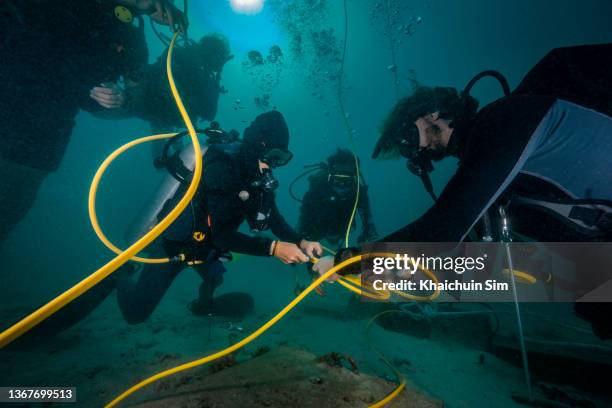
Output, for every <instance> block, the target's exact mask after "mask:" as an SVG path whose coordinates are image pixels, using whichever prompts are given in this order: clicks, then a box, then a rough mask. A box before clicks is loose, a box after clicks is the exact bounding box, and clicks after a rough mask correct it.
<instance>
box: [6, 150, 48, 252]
mask: <svg viewBox="0 0 612 408" xmlns="http://www.w3.org/2000/svg"><path fill="white" fill-rule="evenodd" d="M48 174H49V173H48V172H46V171H43V170H38V169H34V168H32V167H27V166H23V165H20V164H18V163H14V162H12V161H9V160H6V159H3V158H0V244H1V243H2V242H3V241H4V239H5V238H6V236H7V235H8V234H9V233H10V232H11V231H12V230H13V228H15V226H16V225H17V224H18V223H19V222H20V221H21V220H22V219H23V218H25V216H26V214H27V213H28V211H30V209H31V208H32V206H33V205H34V201H35V199H36V193H37V192H38V190H39V188H40V186H41V184H42V182H43V181H44V180H45V178H46V177H47V175H48Z"/></svg>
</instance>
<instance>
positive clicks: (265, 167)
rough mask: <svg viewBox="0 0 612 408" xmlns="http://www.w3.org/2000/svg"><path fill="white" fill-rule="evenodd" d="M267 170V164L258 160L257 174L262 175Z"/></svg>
mask: <svg viewBox="0 0 612 408" xmlns="http://www.w3.org/2000/svg"><path fill="white" fill-rule="evenodd" d="M269 168H270V166H269V165H268V163H264V162H262V161H261V160H259V172H260V173H263V171H264V170H265V169H269Z"/></svg>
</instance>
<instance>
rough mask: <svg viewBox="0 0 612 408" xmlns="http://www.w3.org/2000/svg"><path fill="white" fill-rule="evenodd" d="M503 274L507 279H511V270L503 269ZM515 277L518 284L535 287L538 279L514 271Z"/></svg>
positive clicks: (526, 273)
mask: <svg viewBox="0 0 612 408" xmlns="http://www.w3.org/2000/svg"><path fill="white" fill-rule="evenodd" d="M502 273H503V274H504V276H505V277H510V270H509V269H508V268H504V269H502ZM514 277H515V278H516V279H517V281H518V282H521V283H525V284H528V285H534V284H535V283H536V282H537V281H538V279H537V278H536V277H535V276H533V275H532V274H530V273H528V272H523V271H519V270H516V269H515V270H514Z"/></svg>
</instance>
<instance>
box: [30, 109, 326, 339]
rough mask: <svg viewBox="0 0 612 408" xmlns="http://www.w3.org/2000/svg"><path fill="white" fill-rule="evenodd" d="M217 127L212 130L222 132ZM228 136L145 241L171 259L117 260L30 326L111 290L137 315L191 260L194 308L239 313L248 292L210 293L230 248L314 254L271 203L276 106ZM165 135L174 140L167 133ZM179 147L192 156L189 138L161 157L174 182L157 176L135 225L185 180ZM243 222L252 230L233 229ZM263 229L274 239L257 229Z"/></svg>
mask: <svg viewBox="0 0 612 408" xmlns="http://www.w3.org/2000/svg"><path fill="white" fill-rule="evenodd" d="M217 130H218V133H219V135H221V134H223V133H225V132H223V131H222V130H221V129H220V128H218V129H217ZM179 137H180V135H179ZM234 137H235V136H233V135H229V134H228V135H227V136H225V137H220V136H219V137H217V138H216V139H214V140H212V141H211V142H209V143H207V145H208V146H207V148H206V149H205V153H204V157H203V162H204V168H203V176H202V180H201V183H200V186H199V188H198V192H197V194H196V196H195V197H194V199H193V200H192V202H191V204H190V206H189V207H188V208H187V209H186V210H185V211H184V212H183V213H182V214H181V215H180V216H179V218H178V219H177V220H176V221H175V222H174V223H173V224H172V225H171V226H170V227H169V228H168V229H167V230H166V231H165V232H164V233H163V234H162V235H161V236H160V238H158V239H157V240H156V241H155V243H154V245H153V246H152V247H150V248H147V251H149V252H155V251H156V250H159V251H162V252H163V253H164V254H165V255H166V256H167V257H168V258H170V259H171V262H168V263H162V264H145V265H144V266H143V267H142V268H141V269H140V270H139V269H138V268H137V267H136V264H135V263H128V264H126V265H124V266H123V267H122V268H120V269H119V270H118V271H117V272H115V273H114V274H112V275H111V276H109V277H108V278H106V279H104V280H103V281H102V282H100V283H99V284H98V285H96V286H95V287H93V288H92V289H90V290H89V291H87V292H86V293H84V294H83V295H82V296H81V297H79V298H78V299H76V300H75V301H73V302H71V303H70V304H68V305H67V306H66V307H64V308H63V309H61V310H60V311H58V312H57V313H56V314H54V315H53V316H52V317H51V318H50V319H47V320H46V321H44V322H42V323H41V324H40V325H39V326H37V327H36V328H34V329H33V330H32V332H33V334H34V335H35V336H41V335H44V336H48V335H51V334H54V333H57V332H59V331H61V330H64V329H66V328H68V327H70V326H72V325H73V324H75V323H77V322H78V321H80V320H82V319H83V318H84V317H86V316H87V315H88V314H89V313H90V312H91V311H93V310H94V309H95V308H96V307H97V306H98V305H99V304H100V303H101V302H102V301H103V300H104V299H105V298H106V297H107V296H108V295H109V294H111V293H112V292H113V291H115V290H116V291H117V301H118V304H119V307H120V309H121V312H122V314H123V316H124V318H125V320H126V321H127V322H128V323H130V324H136V323H141V322H143V321H145V320H146V319H147V318H148V317H149V316H150V315H151V313H153V311H154V310H155V308H156V307H157V305H158V304H159V302H160V301H161V299H162V297H163V296H164V294H165V293H166V291H167V290H168V288H169V287H170V285H171V284H172V282H173V281H174V279H175V278H176V277H177V276H178V274H179V273H180V272H181V271H183V270H184V269H186V268H188V267H193V268H194V269H195V270H196V271H197V272H198V274H199V275H200V276H201V277H202V280H203V281H202V284H201V285H200V288H199V293H198V297H197V298H196V299H195V300H194V301H192V302H191V303H189V305H188V307H189V309H190V310H191V312H192V313H193V314H195V315H204V316H213V315H220V316H225V317H230V318H241V317H243V316H245V315H246V314H248V313H249V312H250V311H251V310H252V309H253V305H254V301H253V298H252V297H251V296H250V295H249V294H246V293H239V292H233V293H226V294H223V295H220V296H217V297H214V292H215V290H216V288H218V287H219V286H220V285H221V283H222V282H223V275H224V272H225V266H224V265H223V264H224V263H225V262H227V261H229V260H231V259H232V255H231V252H236V253H241V254H248V255H253V256H262V257H272V256H273V257H276V258H277V259H279V260H280V261H282V262H283V263H285V264H294V263H304V262H308V261H309V260H310V259H311V258H313V257H315V256H320V255H321V253H322V248H321V245H320V244H319V243H318V242H311V241H308V240H306V239H304V238H303V237H302V236H301V235H300V234H298V233H297V232H296V231H294V230H293V228H291V226H290V225H289V224H288V223H287V222H286V221H285V219H284V218H283V216H282V215H281V213H280V211H279V209H278V207H277V206H276V201H275V190H276V189H277V188H278V181H277V180H276V178H275V177H274V175H273V170H274V169H276V168H278V167H281V166H284V165H286V164H287V163H288V162H289V161H290V160H291V158H292V157H293V155H292V153H291V152H290V151H289V150H288V146H289V130H288V128H287V124H286V122H285V119H284V117H283V115H282V114H281V113H279V112H278V111H270V112H267V113H264V114H261V115H259V116H257V118H256V119H255V120H254V121H253V122H252V123H251V124H250V126H249V127H247V128H246V129H245V131H244V133H243V139H242V141H240V142H231V141H232V140H235V139H234ZM227 141H230V143H226V142H227ZM169 143H173V142H172V139H171V141H170V142H169ZM185 152H191V156H192V157H193V149H192V148H191V146H188V147H186V148H184V149H182V150H180V151H177V152H176V153H174V154H172V155H170V156H169V157H168V160H167V162H166V168H167V169H168V171H169V173H170V174H169V175H168V178H169V179H172V180H174V184H172V185H174V186H176V187H177V188H176V189H172V188H170V189H168V186H170V185H171V184H165V183H164V184H162V188H161V189H160V190H159V191H158V192H157V193H156V195H157V196H159V197H161V198H162V201H163V205H162V206H161V210H160V211H159V212H158V213H151V215H152V217H153V219H148V218H149V216H148V215H146V216H145V217H144V218H143V219H142V220H141V222H142V223H143V225H142V226H141V228H142V231H146V229H147V228H149V226H148V224H147V223H151V222H152V223H154V224H156V223H157V222H158V221H159V220H160V219H162V218H163V217H164V216H165V215H166V214H167V213H168V212H169V211H170V210H171V209H172V208H173V207H174V206H175V204H176V201H178V200H180V199H181V197H182V196H183V195H184V192H185V190H186V189H187V188H188V186H189V184H190V178H191V171H192V170H190V169H189V167H190V166H191V165H192V163H190V162H189V160H183V158H184V157H185V156H184V155H181V153H185ZM244 222H246V223H247V224H248V226H249V228H250V231H251V233H252V234H246V233H243V232H240V231H239V228H240V226H241V225H242V224H243V223H244ZM266 231H270V232H271V233H272V234H274V235H275V236H276V237H277V238H278V239H276V240H273V239H271V238H269V237H267V236H264V235H261V233H263V232H266ZM230 251H231V252H230Z"/></svg>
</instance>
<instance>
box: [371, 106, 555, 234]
mask: <svg viewBox="0 0 612 408" xmlns="http://www.w3.org/2000/svg"><path fill="white" fill-rule="evenodd" d="M551 104H552V103H551V100H550V99H549V98H537V97H511V98H504V99H502V100H500V101H498V102H496V103H494V104H491V105H489V106H488V107H487V108H485V109H486V111H485V112H484V113H482V115H479V116H481V117H480V118H479V119H478V121H477V122H476V124H475V125H474V127H473V128H472V130H471V138H470V139H471V143H470V148H469V153H468V155H467V156H466V158H465V159H464V160H463V163H462V164H461V166H460V167H459V169H458V170H457V173H456V174H455V175H454V176H453V177H452V178H451V180H450V182H449V183H448V184H447V186H446V188H445V189H444V190H443V192H442V194H441V195H440V198H439V199H438V201H437V202H436V203H435V204H434V206H433V207H431V208H430V209H429V210H428V211H427V212H426V213H425V214H424V215H423V216H422V217H420V218H419V219H417V220H416V221H414V222H413V223H411V224H408V225H407V226H405V227H403V228H400V229H399V230H397V231H395V232H393V233H392V234H390V235H388V236H386V237H384V238H383V239H381V240H380V242H460V241H462V240H463V239H464V238H465V237H466V235H467V234H468V232H469V231H470V229H471V228H472V227H473V225H474V224H475V223H476V222H477V221H478V220H479V219H480V217H481V216H482V215H483V214H484V212H485V211H486V210H487V209H488V208H489V207H490V206H491V205H492V204H493V203H494V202H495V200H497V199H498V198H499V196H500V195H501V194H502V192H503V191H504V190H505V189H506V187H507V186H508V184H509V183H510V182H511V181H512V179H513V178H514V177H515V176H516V174H517V173H518V171H519V170H520V167H521V165H522V163H523V161H524V160H525V159H526V157H525V156H526V154H524V153H525V150H526V147H527V145H528V142H529V141H530V139H531V136H532V134H533V132H534V131H535V129H536V128H537V126H538V124H539V123H540V121H541V120H542V118H543V117H544V115H545V114H546V112H547V111H548V109H549V107H550V105H551ZM485 109H483V111H484V110H485ZM519 119H520V120H519Z"/></svg>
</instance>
